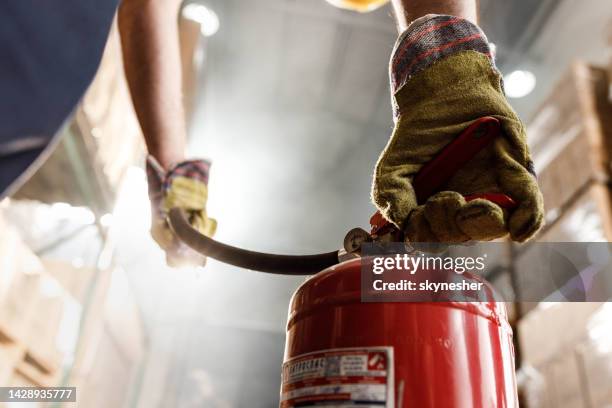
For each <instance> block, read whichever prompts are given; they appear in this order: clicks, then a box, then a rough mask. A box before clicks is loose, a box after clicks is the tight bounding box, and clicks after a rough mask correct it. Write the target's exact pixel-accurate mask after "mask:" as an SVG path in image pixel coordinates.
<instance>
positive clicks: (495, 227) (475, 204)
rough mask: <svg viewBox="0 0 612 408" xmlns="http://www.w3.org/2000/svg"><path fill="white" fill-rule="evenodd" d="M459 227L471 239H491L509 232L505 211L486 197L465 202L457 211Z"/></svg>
mask: <svg viewBox="0 0 612 408" xmlns="http://www.w3.org/2000/svg"><path fill="white" fill-rule="evenodd" d="M456 222H457V227H458V228H459V229H460V230H461V231H463V233H465V234H466V235H467V236H469V237H470V239H471V240H476V241H491V240H493V239H497V238H501V237H503V236H504V235H506V234H508V230H507V226H506V222H505V216H504V211H503V210H502V208H501V207H500V206H498V205H497V204H495V203H493V202H491V201H489V200H484V199H480V198H478V199H475V200H472V201H469V202H467V203H465V205H463V206H462V207H461V209H459V211H458V212H457V218H456Z"/></svg>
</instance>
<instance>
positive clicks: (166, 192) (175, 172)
mask: <svg viewBox="0 0 612 408" xmlns="http://www.w3.org/2000/svg"><path fill="white" fill-rule="evenodd" d="M209 168H210V163H209V162H207V161H204V160H189V161H184V162H181V163H179V164H176V165H174V166H172V167H171V168H170V170H168V171H167V172H166V171H164V169H163V168H162V167H161V166H160V165H159V163H158V162H157V161H156V160H155V159H154V158H153V157H152V156H149V157H147V180H148V184H149V199H150V200H151V216H152V220H151V236H152V237H153V239H154V240H155V242H157V244H158V245H159V246H160V247H161V248H162V249H163V250H164V251H165V252H166V262H167V264H168V265H169V266H202V265H204V264H205V263H206V258H205V257H204V256H203V255H201V254H199V253H197V252H195V251H193V250H192V249H191V248H189V247H188V246H187V245H185V244H184V243H182V242H181V241H180V240H179V239H178V238H177V237H176V236H175V235H174V233H173V232H172V230H171V229H170V227H169V226H168V223H167V221H166V217H167V215H168V211H169V210H170V209H171V208H174V207H179V208H182V209H184V210H185V211H186V212H187V214H188V216H189V222H190V224H191V226H192V227H194V228H195V229H197V230H198V231H199V232H200V233H202V234H204V235H206V236H209V237H212V236H213V234H214V233H215V230H216V228H217V222H216V221H215V220H214V219H213V218H209V217H208V216H207V215H206V200H207V198H208V187H207V185H208V171H209Z"/></svg>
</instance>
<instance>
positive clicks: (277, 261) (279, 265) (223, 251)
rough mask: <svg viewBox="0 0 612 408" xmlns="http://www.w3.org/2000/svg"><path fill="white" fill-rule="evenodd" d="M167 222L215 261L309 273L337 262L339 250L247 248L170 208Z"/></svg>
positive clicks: (276, 271)
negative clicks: (222, 239)
mask: <svg viewBox="0 0 612 408" xmlns="http://www.w3.org/2000/svg"><path fill="white" fill-rule="evenodd" d="M168 223H169V224H170V228H172V230H173V231H174V233H175V234H176V236H177V237H178V238H179V239H180V240H181V241H183V242H184V243H185V244H187V245H188V246H189V247H191V248H192V249H193V250H194V251H196V252H199V253H201V254H202V255H205V256H207V257H211V258H213V259H216V260H218V261H221V262H224V263H228V264H230V265H234V266H238V267H240V268H245V269H251V270H255V271H260V272H267V273H273V274H278V275H312V274H315V273H317V272H319V271H322V270H323V269H325V268H328V267H330V266H332V265H336V264H337V263H339V255H340V254H339V251H333V252H327V253H322V254H315V255H277V254H266V253H262V252H255V251H249V250H246V249H242V248H236V247H234V246H231V245H227V244H223V243H221V242H218V241H215V240H214V239H212V238H209V237H207V236H205V235H203V234H201V233H200V232H198V231H197V230H196V229H194V228H193V227H192V226H191V225H190V224H189V221H187V217H186V214H185V211H184V210H182V209H180V208H172V209H171V210H170V212H169V213H168Z"/></svg>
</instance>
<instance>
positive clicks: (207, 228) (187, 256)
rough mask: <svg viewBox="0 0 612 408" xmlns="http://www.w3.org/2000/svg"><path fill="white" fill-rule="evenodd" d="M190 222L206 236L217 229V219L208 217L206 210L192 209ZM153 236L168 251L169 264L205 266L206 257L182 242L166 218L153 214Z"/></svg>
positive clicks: (174, 265)
mask: <svg viewBox="0 0 612 408" xmlns="http://www.w3.org/2000/svg"><path fill="white" fill-rule="evenodd" d="M189 223H190V224H191V226H192V227H194V228H195V229H196V230H198V231H199V232H200V233H201V234H204V235H206V236H209V237H210V236H213V234H214V233H215V231H216V229H217V221H216V220H215V219H213V218H208V217H207V216H206V213H205V212H204V211H191V212H190V214H189ZM151 236H152V237H153V239H154V240H155V242H156V243H157V244H158V245H159V246H160V248H161V249H162V250H164V252H165V253H166V263H167V264H168V266H171V267H177V266H204V265H205V264H206V257H205V256H204V255H202V254H200V253H198V252H196V251H194V250H193V249H191V248H190V247H189V246H187V245H186V244H184V243H183V242H181V241H180V240H179V239H178V238H177V237H176V236H175V235H174V232H173V231H172V230H171V229H170V227H169V226H168V223H167V222H166V220H165V219H163V218H161V217H157V216H153V220H152V224H151Z"/></svg>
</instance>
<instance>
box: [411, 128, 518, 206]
mask: <svg viewBox="0 0 612 408" xmlns="http://www.w3.org/2000/svg"><path fill="white" fill-rule="evenodd" d="M498 136H501V125H500V123H499V120H497V119H495V118H494V117H491V116H487V117H484V118H481V119H478V120H477V121H476V122H474V123H473V124H472V125H470V127H468V128H467V129H466V130H464V131H463V132H462V133H461V134H460V135H459V136H458V137H457V138H456V139H454V140H453V141H452V142H450V143H449V144H448V145H447V146H446V147H445V148H444V149H442V151H441V152H440V153H438V155H437V156H436V157H434V158H433V160H431V161H430V162H428V163H427V164H425V166H423V167H422V168H421V170H419V172H418V173H417V175H416V176H415V178H414V180H413V182H412V185H413V186H414V190H415V192H416V196H417V202H418V203H419V204H423V203H424V202H425V201H426V200H427V199H428V198H429V197H431V196H432V195H434V194H435V193H437V192H438V191H440V190H441V189H442V188H443V187H444V185H445V184H446V183H447V182H448V181H449V180H450V179H451V177H452V176H453V175H454V174H455V173H456V172H457V171H458V170H459V169H460V168H461V167H462V166H463V165H464V164H465V163H467V162H468V161H470V160H471V159H473V158H474V156H476V154H478V152H480V151H481V150H482V149H484V148H485V147H487V146H488V145H489V144H490V143H491V142H492V141H493V139H495V138H496V137H498ZM465 198H466V200H467V201H470V200H474V199H476V198H484V199H486V200H489V201H492V202H494V203H496V204H497V205H499V206H500V207H503V208H508V209H511V208H514V207H516V202H515V201H514V200H513V199H512V198H511V197H509V196H507V195H506V194H501V193H478V194H471V195H468V196H466V197H465Z"/></svg>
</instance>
